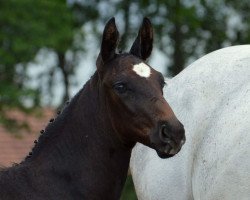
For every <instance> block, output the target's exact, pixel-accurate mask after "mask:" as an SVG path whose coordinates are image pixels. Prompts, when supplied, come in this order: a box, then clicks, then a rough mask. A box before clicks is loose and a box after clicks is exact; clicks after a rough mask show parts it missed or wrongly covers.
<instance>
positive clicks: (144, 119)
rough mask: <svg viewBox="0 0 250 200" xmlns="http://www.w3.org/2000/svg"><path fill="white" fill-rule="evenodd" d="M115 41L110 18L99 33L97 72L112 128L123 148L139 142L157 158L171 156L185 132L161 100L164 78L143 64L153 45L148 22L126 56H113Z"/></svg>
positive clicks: (115, 35)
mask: <svg viewBox="0 0 250 200" xmlns="http://www.w3.org/2000/svg"><path fill="white" fill-rule="evenodd" d="M118 39H119V32H118V30H117V28H116V25H115V19H114V18H112V19H111V20H110V21H109V22H108V23H107V24H106V27H105V29H104V32H103V38H102V44H101V51H100V54H99V56H98V59H97V72H98V74H99V78H100V84H99V87H101V88H100V89H102V90H104V94H105V96H106V106H107V108H108V111H109V112H108V113H109V118H110V121H111V124H112V126H113V129H114V130H115V132H116V134H117V135H118V138H119V139H120V140H121V142H123V143H124V144H125V145H129V146H133V145H134V144H135V142H140V143H143V144H145V145H147V146H149V147H152V148H154V149H155V150H156V151H157V153H158V155H159V156H160V157H161V158H167V157H171V156H173V155H175V154H176V153H178V152H179V150H180V149H181V146H182V145H183V143H184V142H185V134H184V132H185V131H184V128H183V125H182V124H181V123H180V122H179V121H178V119H177V118H176V117H175V115H174V113H173V111H172V109H171V108H170V106H169V105H168V103H167V102H166V100H165V99H164V97H163V91H162V89H163V87H164V84H165V82H164V77H163V76H162V74H161V73H159V72H157V71H156V70H154V69H153V68H151V67H150V66H149V65H148V64H146V63H145V61H146V59H147V58H148V57H149V56H150V54H151V51H152V43H153V30H152V26H151V23H150V21H149V20H148V19H147V18H145V19H144V20H143V23H142V25H141V28H140V30H139V34H138V36H137V38H136V40H135V42H134V44H133V45H132V48H131V50H130V52H129V53H121V54H116V47H117V45H118Z"/></svg>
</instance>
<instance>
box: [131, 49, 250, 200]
mask: <svg viewBox="0 0 250 200" xmlns="http://www.w3.org/2000/svg"><path fill="white" fill-rule="evenodd" d="M164 96H165V98H166V99H167V101H168V102H169V104H170V106H171V107H172V108H173V110H174V112H175V114H176V116H177V118H178V119H179V120H180V121H181V122H182V123H183V124H184V127H185V130H186V144H184V146H183V148H182V150H181V151H180V153H178V155H176V156H174V157H173V158H169V159H160V158H159V157H158V156H157V154H156V153H155V151H154V150H152V149H150V148H148V147H146V146H143V145H141V144H137V145H136V147H135V148H134V150H133V153H132V157H131V164H130V166H131V171H132V176H133V180H134V183H135V188H136V193H137V195H138V198H139V199H141V200H189V199H195V200H223V199H225V200H249V199H250V45H243V46H234V47H229V48H224V49H221V50H218V51H215V52H213V53H210V54H208V55H206V56H204V57H202V58H201V59H199V60H197V61H196V62H194V63H193V64H191V65H190V66H189V67H187V68H186V69H185V70H183V71H182V72H181V73H180V74H179V75H177V76H176V77H174V78H173V79H171V80H170V81H168V84H167V86H166V87H165V90H164Z"/></svg>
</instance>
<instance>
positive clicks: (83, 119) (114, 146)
mask: <svg viewBox="0 0 250 200" xmlns="http://www.w3.org/2000/svg"><path fill="white" fill-rule="evenodd" d="M101 93H102V92H100V91H99V90H98V78H97V77H96V75H94V77H93V78H92V80H90V81H89V82H88V83H87V84H86V85H85V87H84V88H83V89H82V91H80V92H79V93H78V94H77V95H76V96H75V97H74V98H73V99H72V101H71V103H70V104H69V105H68V106H67V107H66V108H65V110H64V111H63V113H62V114H61V115H60V116H58V117H57V118H56V119H55V121H54V122H53V123H51V124H49V126H48V127H47V128H46V130H45V133H44V135H43V136H41V138H40V139H39V140H41V141H39V142H38V144H37V145H36V147H35V148H34V150H33V155H32V156H31V158H29V159H27V161H26V162H25V163H27V164H28V165H29V166H31V167H32V166H33V169H34V170H36V171H37V170H39V171H41V172H44V173H45V174H46V173H49V174H51V175H52V177H51V178H54V179H60V182H64V183H65V184H69V185H71V186H70V187H69V188H71V190H72V191H71V192H72V193H77V194H80V196H79V197H83V198H84V197H85V199H118V198H119V196H120V193H121V190H122V187H123V185H124V182H125V179H126V175H127V170H128V165H129V159H130V154H131V148H129V147H126V146H124V145H123V144H122V143H121V141H120V140H119V138H118V137H117V135H116V133H115V132H114V130H113V128H112V125H111V123H110V121H109V119H108V115H107V110H105V106H101V105H105V99H104V98H103V96H102V95H101ZM54 172H55V173H54ZM53 174H54V175H55V176H54V177H53ZM69 180H70V181H69ZM73 185H75V187H73Z"/></svg>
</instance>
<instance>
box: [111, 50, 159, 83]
mask: <svg viewBox="0 0 250 200" xmlns="http://www.w3.org/2000/svg"><path fill="white" fill-rule="evenodd" d="M113 70H114V71H116V72H120V73H123V74H129V75H132V76H135V77H141V78H146V79H148V78H150V77H154V75H155V74H159V73H158V72H157V71H155V70H154V69H153V68H151V67H150V66H149V65H148V64H146V63H144V62H143V61H142V60H141V59H139V58H137V57H135V56H133V55H129V54H125V55H118V57H117V58H116V59H115V60H114V63H113Z"/></svg>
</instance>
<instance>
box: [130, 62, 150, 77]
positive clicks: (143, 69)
mask: <svg viewBox="0 0 250 200" xmlns="http://www.w3.org/2000/svg"><path fill="white" fill-rule="evenodd" d="M133 71H135V73H136V74H137V75H139V76H141V77H145V78H148V77H150V74H151V69H150V67H149V66H148V65H146V64H145V63H139V64H136V65H134V66H133Z"/></svg>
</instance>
